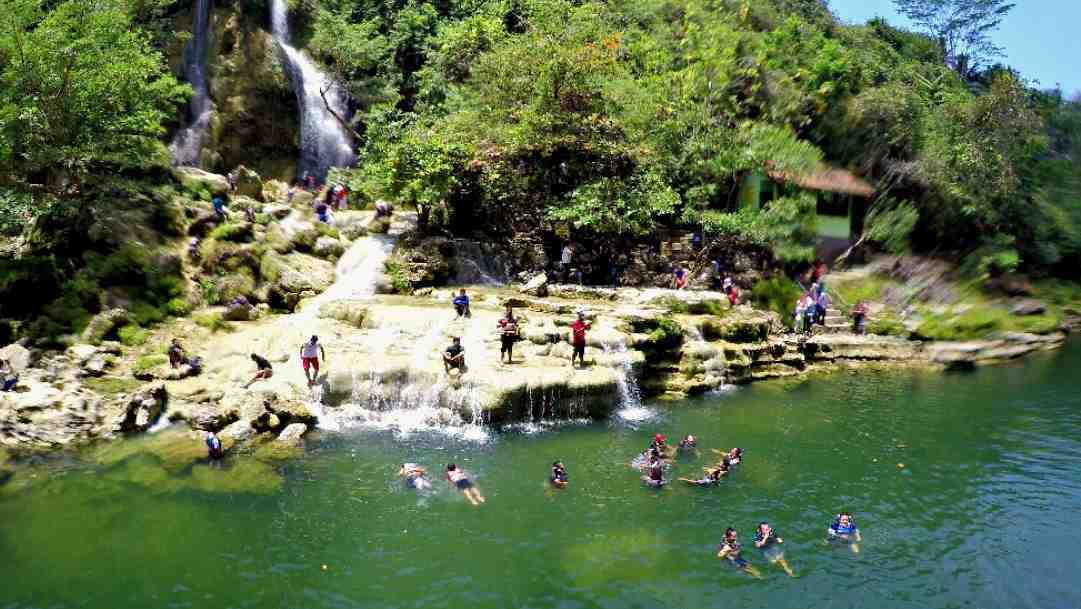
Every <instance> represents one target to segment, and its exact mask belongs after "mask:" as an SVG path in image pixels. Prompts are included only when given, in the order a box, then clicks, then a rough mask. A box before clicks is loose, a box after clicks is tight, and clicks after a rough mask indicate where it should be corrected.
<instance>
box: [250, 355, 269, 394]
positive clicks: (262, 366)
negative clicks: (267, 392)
mask: <svg viewBox="0 0 1081 609" xmlns="http://www.w3.org/2000/svg"><path fill="white" fill-rule="evenodd" d="M251 359H252V361H253V362H255V365H256V367H257V368H258V369H259V370H258V372H256V373H255V376H254V377H252V379H251V380H250V381H248V382H247V383H246V384H245V385H244V388H245V389H247V388H248V387H251V385H252V383H254V382H255V381H261V380H265V379H268V378H270V377H272V376H274V368H273V367H272V366H271V365H270V362H269V361H267V359H266V358H265V357H260V356H258V355H256V354H254V353H252V354H251Z"/></svg>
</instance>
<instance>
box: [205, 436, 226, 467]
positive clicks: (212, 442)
mask: <svg viewBox="0 0 1081 609" xmlns="http://www.w3.org/2000/svg"><path fill="white" fill-rule="evenodd" d="M206 456H207V458H208V459H210V460H212V461H217V460H218V459H221V458H222V457H224V456H225V450H223V449H222V446H221V438H219V437H218V435H217V434H215V433H214V432H213V431H208V432H207V434H206Z"/></svg>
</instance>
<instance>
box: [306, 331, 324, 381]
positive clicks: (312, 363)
mask: <svg viewBox="0 0 1081 609" xmlns="http://www.w3.org/2000/svg"><path fill="white" fill-rule="evenodd" d="M320 357H322V358H323V361H326V359H327V352H326V351H325V350H323V345H321V344H319V337H318V336H312V337H311V339H310V340H308V342H306V343H304V344H303V345H301V346H300V363H301V365H302V366H303V367H304V378H306V379H308V386H309V387H310V386H312V385H314V384H315V381H316V379H318V378H319V358H320Z"/></svg>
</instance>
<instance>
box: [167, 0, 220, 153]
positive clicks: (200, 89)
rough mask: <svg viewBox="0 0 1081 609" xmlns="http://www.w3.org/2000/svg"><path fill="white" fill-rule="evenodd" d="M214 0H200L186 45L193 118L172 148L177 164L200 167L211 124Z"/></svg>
mask: <svg viewBox="0 0 1081 609" xmlns="http://www.w3.org/2000/svg"><path fill="white" fill-rule="evenodd" d="M209 30H210V0H196V1H195V12H194V13H193V15H192V24H191V40H189V41H188V44H187V45H186V46H185V47H184V78H185V79H186V80H187V81H188V84H190V85H191V88H192V90H193V94H192V97H191V108H190V112H189V114H190V120H189V123H188V124H187V126H185V127H184V128H182V129H180V131H177V132H176V136H175V137H174V138H173V142H172V144H170V145H169V150H170V151H171V152H172V153H173V164H174V165H179V166H194V167H198V166H200V165H201V164H202V162H201V156H202V151H203V140H204V139H205V136H206V132H207V129H208V128H209V127H210V116H211V114H212V113H213V110H214V104H213V102H211V101H210V85H209V83H208V81H207V77H206V56H207V51H208V49H207V38H208V37H209V35H210V32H209Z"/></svg>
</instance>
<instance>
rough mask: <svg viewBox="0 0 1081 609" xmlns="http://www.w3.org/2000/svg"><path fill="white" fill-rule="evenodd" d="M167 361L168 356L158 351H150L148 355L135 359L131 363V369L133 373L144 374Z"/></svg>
mask: <svg viewBox="0 0 1081 609" xmlns="http://www.w3.org/2000/svg"><path fill="white" fill-rule="evenodd" d="M167 363H169V358H168V357H165V356H164V355H162V354H160V353H152V354H150V355H144V356H142V357H140V358H138V359H136V360H135V364H133V365H132V367H131V371H132V373H133V374H138V375H141V374H146V373H148V372H150V371H152V370H153V369H154V368H157V367H158V366H164V365H165V364H167Z"/></svg>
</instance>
